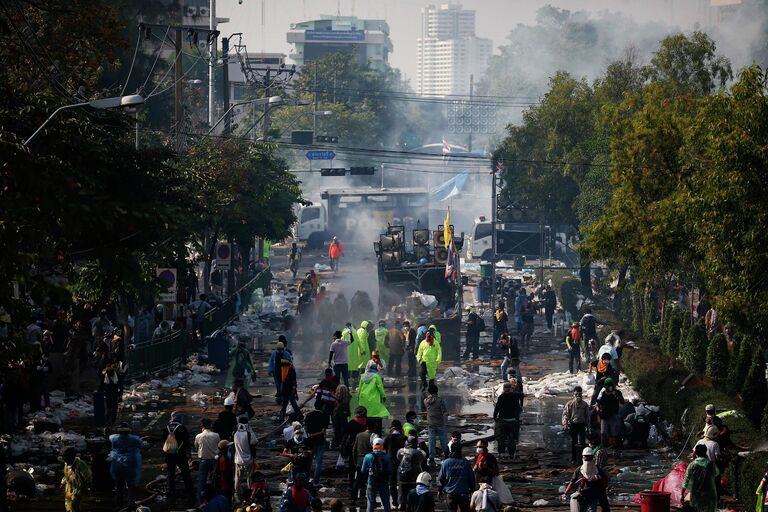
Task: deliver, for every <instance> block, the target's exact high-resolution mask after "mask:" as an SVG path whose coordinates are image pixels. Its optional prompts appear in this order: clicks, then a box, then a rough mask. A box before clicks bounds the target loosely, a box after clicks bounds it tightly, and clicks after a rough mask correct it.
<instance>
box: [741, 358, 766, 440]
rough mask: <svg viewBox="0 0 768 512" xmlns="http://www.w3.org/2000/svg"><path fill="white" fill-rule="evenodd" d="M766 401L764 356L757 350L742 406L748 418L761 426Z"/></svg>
mask: <svg viewBox="0 0 768 512" xmlns="http://www.w3.org/2000/svg"><path fill="white" fill-rule="evenodd" d="M766 403H768V393H766V381H765V365H764V364H763V356H762V355H761V354H760V352H757V351H755V353H754V354H753V356H752V363H751V364H750V366H749V373H747V379H746V380H745V381H744V387H743V388H742V390H741V406H742V408H743V409H744V412H745V413H746V415H747V418H749V419H750V420H751V421H752V423H753V424H754V425H756V426H760V421H761V420H762V418H763V410H764V409H765V405H766Z"/></svg>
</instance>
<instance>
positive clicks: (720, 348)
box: [707, 334, 729, 384]
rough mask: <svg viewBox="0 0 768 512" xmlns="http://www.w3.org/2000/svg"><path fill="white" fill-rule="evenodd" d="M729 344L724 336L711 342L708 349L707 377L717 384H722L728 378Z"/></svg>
mask: <svg viewBox="0 0 768 512" xmlns="http://www.w3.org/2000/svg"><path fill="white" fill-rule="evenodd" d="M728 357H729V356H728V342H727V341H726V339H725V336H723V335H722V334H716V335H714V336H712V338H711V339H710V340H709V347H707V376H708V377H710V378H711V379H712V380H713V381H715V383H718V384H720V383H722V382H724V381H725V380H726V378H727V377H728Z"/></svg>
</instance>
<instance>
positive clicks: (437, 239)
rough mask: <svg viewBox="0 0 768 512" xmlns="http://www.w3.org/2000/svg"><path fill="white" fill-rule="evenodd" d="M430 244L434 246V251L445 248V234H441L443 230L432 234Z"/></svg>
mask: <svg viewBox="0 0 768 512" xmlns="http://www.w3.org/2000/svg"><path fill="white" fill-rule="evenodd" d="M432 242H433V243H434V244H435V250H437V248H438V247H445V233H443V230H440V231H433V232H432Z"/></svg>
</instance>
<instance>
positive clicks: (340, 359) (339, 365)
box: [328, 331, 352, 387]
mask: <svg viewBox="0 0 768 512" xmlns="http://www.w3.org/2000/svg"><path fill="white" fill-rule="evenodd" d="M351 343H352V342H351V341H349V340H345V339H344V338H343V337H342V335H341V331H336V332H334V333H333V342H331V350H330V352H329V354H328V367H329V368H333V374H334V375H335V376H336V378H337V379H338V380H339V382H343V383H344V385H345V386H347V387H349V345H350V344H351ZM331 363H333V364H331Z"/></svg>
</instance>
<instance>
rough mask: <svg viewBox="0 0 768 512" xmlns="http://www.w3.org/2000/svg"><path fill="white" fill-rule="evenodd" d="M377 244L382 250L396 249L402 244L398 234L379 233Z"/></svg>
mask: <svg viewBox="0 0 768 512" xmlns="http://www.w3.org/2000/svg"><path fill="white" fill-rule="evenodd" d="M379 246H380V247H381V250H383V251H397V250H399V249H400V248H401V247H402V246H403V239H402V237H401V236H400V235H379Z"/></svg>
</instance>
